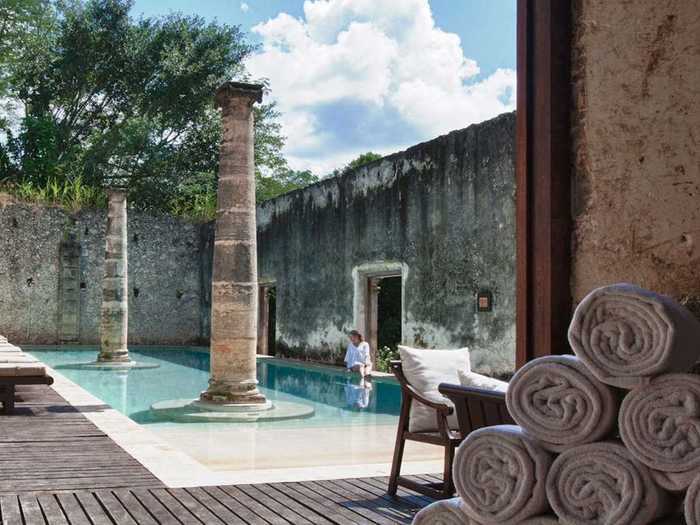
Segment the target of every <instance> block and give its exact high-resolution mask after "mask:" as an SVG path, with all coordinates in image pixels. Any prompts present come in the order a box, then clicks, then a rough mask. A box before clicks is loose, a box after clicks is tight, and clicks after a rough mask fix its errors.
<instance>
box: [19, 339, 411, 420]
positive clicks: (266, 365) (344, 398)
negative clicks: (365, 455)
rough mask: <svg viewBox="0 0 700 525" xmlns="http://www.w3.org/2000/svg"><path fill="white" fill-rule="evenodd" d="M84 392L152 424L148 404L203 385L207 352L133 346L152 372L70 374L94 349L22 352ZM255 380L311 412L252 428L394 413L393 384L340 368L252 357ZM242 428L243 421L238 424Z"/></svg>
mask: <svg viewBox="0 0 700 525" xmlns="http://www.w3.org/2000/svg"><path fill="white" fill-rule="evenodd" d="M27 350H28V351H29V352H30V353H31V354H33V355H34V356H35V357H37V359H40V360H41V361H43V362H44V363H46V364H47V365H49V366H51V367H53V368H56V369H57V371H59V372H60V373H61V374H63V375H64V376H66V377H67V378H68V379H70V380H71V381H74V382H75V383H77V384H78V385H80V386H81V387H83V388H84V389H85V390H87V391H88V392H90V393H91V394H93V395H94V396H96V397H98V398H100V399H101V400H103V401H104V402H105V403H107V404H109V405H111V406H112V407H113V408H115V409H116V410H119V411H120V412H122V413H123V414H125V415H127V416H129V417H130V418H131V419H133V420H134V421H136V422H138V423H153V422H155V420H154V418H153V416H152V414H151V412H150V406H151V405H152V404H153V403H156V402H159V401H164V400H168V399H187V398H196V397H198V396H199V393H200V392H201V391H202V390H205V389H206V387H207V381H208V380H209V354H208V353H207V352H202V351H199V350H196V349H192V348H168V347H133V348H130V352H131V353H132V354H133V357H134V359H137V360H138V361H143V362H151V363H158V364H159V365H160V366H159V367H158V368H154V369H146V370H131V371H129V372H127V373H123V372H114V371H99V370H76V369H71V368H62V365H67V364H72V363H80V362H87V361H90V360H92V359H93V358H94V356H95V355H96V352H97V349H95V348H86V347H80V348H70V347H56V348H55V349H54V348H51V349H49V348H46V347H41V348H34V349H32V348H27ZM258 381H259V382H260V388H261V390H262V391H263V392H264V394H265V396H267V397H268V399H270V400H272V401H273V402H274V401H275V400H287V401H294V402H301V403H306V404H311V405H313V407H314V409H315V414H314V416H313V417H312V418H310V419H306V420H303V421H279V422H260V423H255V424H256V425H263V426H269V425H275V426H286V427H289V426H294V425H304V426H307V425H310V424H311V425H325V426H328V425H333V426H335V425H356V424H360V425H367V424H391V423H393V422H395V420H396V416H397V415H398V413H399V408H400V403H401V393H400V389H399V386H398V385H397V384H396V383H395V382H393V381H391V380H385V379H373V380H371V381H367V382H363V381H362V380H361V379H360V378H359V376H357V375H356V374H348V373H346V372H345V371H344V370H342V369H337V368H332V367H326V366H317V365H306V364H303V363H292V362H288V361H284V360H280V359H270V358H261V359H258ZM240 424H241V425H246V424H248V423H240Z"/></svg>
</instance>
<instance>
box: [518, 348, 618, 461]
mask: <svg viewBox="0 0 700 525" xmlns="http://www.w3.org/2000/svg"><path fill="white" fill-rule="evenodd" d="M506 403H507V405H508V412H509V413H510V415H511V417H512V418H513V419H514V420H515V422H516V423H517V424H518V425H520V426H521V427H522V428H523V430H524V431H525V432H526V433H527V434H528V435H530V436H532V437H534V438H536V439H537V440H538V441H539V442H540V444H541V445H542V446H543V447H545V448H546V449H548V450H551V451H554V452H562V451H564V450H566V449H568V448H571V447H572V446H576V445H583V444H585V443H592V442H594V441H598V440H600V439H601V438H604V437H606V436H607V435H608V434H610V432H611V431H612V430H613V428H614V427H615V423H616V420H617V408H618V402H617V396H616V395H615V392H614V391H613V390H612V388H611V387H609V386H607V385H605V384H602V383H600V382H599V381H597V380H596V379H595V378H594V377H592V376H591V375H590V372H589V371H588V369H587V368H586V366H585V365H584V364H583V363H582V362H581V361H580V360H579V359H578V358H577V357H575V356H571V355H562V356H548V357H540V358H539V359H535V360H533V361H530V362H529V363H527V364H526V365H525V366H523V367H522V368H521V369H520V370H518V371H517V373H516V374H515V375H514V376H513V378H512V379H511V381H510V384H509V386H508V391H507V392H506Z"/></svg>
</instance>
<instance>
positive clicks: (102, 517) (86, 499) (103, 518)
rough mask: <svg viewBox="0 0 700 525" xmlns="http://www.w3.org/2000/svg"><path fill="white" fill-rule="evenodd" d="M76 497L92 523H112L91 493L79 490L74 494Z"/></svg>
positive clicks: (98, 524)
mask: <svg viewBox="0 0 700 525" xmlns="http://www.w3.org/2000/svg"><path fill="white" fill-rule="evenodd" d="M76 497H77V498H78V501H79V502H80V506H81V507H82V508H83V510H84V511H85V514H87V515H88V517H89V518H90V521H91V522H92V524H93V525H114V523H113V522H112V520H111V519H110V518H109V516H107V514H106V513H105V511H104V509H103V508H102V506H101V505H100V504H99V502H98V501H97V499H95V496H94V495H93V494H91V493H89V492H83V493H80V492H79V493H77V494H76Z"/></svg>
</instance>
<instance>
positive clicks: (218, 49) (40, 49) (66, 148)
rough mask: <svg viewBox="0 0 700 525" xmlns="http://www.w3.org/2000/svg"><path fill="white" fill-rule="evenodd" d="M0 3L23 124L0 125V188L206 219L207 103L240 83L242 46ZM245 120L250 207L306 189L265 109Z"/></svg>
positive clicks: (212, 190) (184, 28) (226, 37)
mask: <svg viewBox="0 0 700 525" xmlns="http://www.w3.org/2000/svg"><path fill="white" fill-rule="evenodd" d="M3 2H5V4H3V6H2V7H0V14H4V13H5V11H3V10H7V12H8V13H9V14H10V15H11V16H10V18H11V19H12V20H17V22H15V23H14V26H13V27H15V28H22V29H23V34H24V36H23V37H22V38H19V37H13V38H12V39H10V37H5V36H4V35H5V32H6V31H7V30H5V29H4V26H0V45H5V46H6V47H7V46H8V45H9V44H6V42H10V41H11V42H12V43H13V44H12V46H13V47H12V49H13V50H14V51H13V52H12V53H11V54H12V57H11V59H10V58H8V56H9V54H8V53H6V56H5V58H4V59H0V61H1V62H2V65H3V66H4V68H5V70H6V71H7V73H6V75H5V77H3V78H5V79H6V81H7V82H6V83H7V86H8V90H9V96H10V98H11V99H12V100H14V101H16V102H17V103H19V104H20V105H21V106H23V107H24V110H25V111H24V113H25V116H24V117H23V118H22V119H21V122H20V123H19V125H14V126H13V125H10V124H9V123H8V122H7V121H4V122H0V127H1V128H2V129H0V180H5V181H7V182H9V183H11V184H13V187H19V186H21V185H23V184H29V185H30V186H31V187H32V188H34V189H35V190H36V189H38V188H46V187H47V185H49V183H59V184H60V185H62V186H65V185H70V184H74V182H73V181H81V184H82V185H84V186H90V187H91V188H93V189H95V190H96V191H102V189H103V188H104V187H106V186H107V185H110V184H117V185H121V186H126V187H127V188H128V190H129V201H130V203H131V205H133V206H135V207H138V208H140V209H145V210H153V211H166V212H174V213H178V214H181V215H184V216H187V217H190V218H195V219H198V220H200V219H201V220H205V219H211V218H213V216H214V214H215V210H216V197H215V195H216V180H217V173H218V156H219V152H218V146H219V143H220V140H221V123H220V116H219V113H218V111H216V110H215V108H214V107H213V94H214V92H215V90H216V88H217V87H218V86H219V85H221V84H222V83H223V82H224V81H227V80H229V79H231V78H245V75H246V73H245V70H244V68H243V60H244V59H245V57H246V56H248V55H249V54H250V53H251V52H252V50H253V47H252V46H251V45H250V44H249V43H248V42H247V41H246V39H245V36H244V34H243V33H242V32H241V30H240V28H239V27H237V26H228V25H224V24H218V23H208V22H205V21H204V19H202V18H200V17H196V16H184V15H181V14H171V15H168V16H165V17H160V18H142V19H138V20H135V19H132V18H131V17H130V16H129V11H130V9H131V7H132V1H131V0H86V1H80V0H72V1H70V0H64V1H60V0H54V1H53V2H51V1H50V0H3ZM19 20H22V22H19ZM7 34H9V32H8V33H7ZM13 34H18V32H17V31H15V33H13ZM255 112H256V114H255V116H256V125H255V137H256V147H255V160H256V167H257V168H258V172H257V174H256V175H257V177H258V180H260V181H261V191H260V192H259V194H258V197H259V199H264V198H270V197H272V196H275V195H276V194H277V192H283V191H289V190H290V189H295V188H296V187H298V185H300V184H306V183H307V182H308V181H312V180H313V176H312V175H310V174H308V175H299V174H297V173H295V172H291V171H290V170H289V168H288V167H287V164H286V161H285V159H284V157H283V155H282V148H283V146H284V137H283V136H282V134H281V128H280V125H279V122H278V118H279V113H278V112H277V111H276V109H275V106H274V104H264V105H261V106H260V107H257V108H256V110H255ZM3 136H4V139H2V138H1V137H3Z"/></svg>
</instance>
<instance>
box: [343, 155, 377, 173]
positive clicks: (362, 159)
mask: <svg viewBox="0 0 700 525" xmlns="http://www.w3.org/2000/svg"><path fill="white" fill-rule="evenodd" d="M381 158H382V156H381V155H380V154H379V153H374V152H373V151H368V152H367V153H363V154H362V155H360V156H359V157H357V158H356V159H353V160H351V161H350V162H348V165H347V166H345V171H349V170H354V169H355V168H359V167H360V166H364V165H365V164H369V163H370V162H374V161H375V160H379V159H381Z"/></svg>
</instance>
